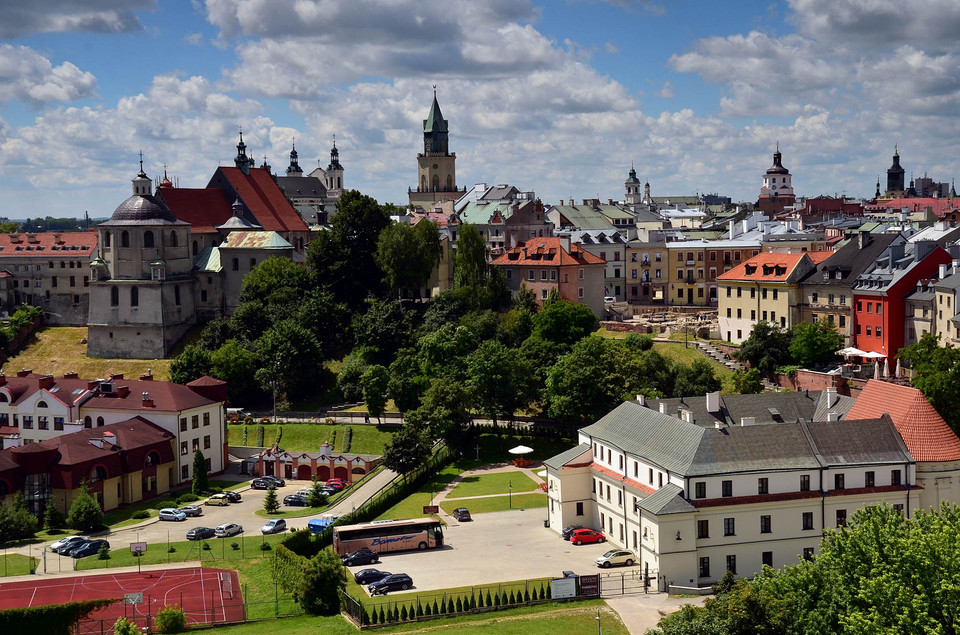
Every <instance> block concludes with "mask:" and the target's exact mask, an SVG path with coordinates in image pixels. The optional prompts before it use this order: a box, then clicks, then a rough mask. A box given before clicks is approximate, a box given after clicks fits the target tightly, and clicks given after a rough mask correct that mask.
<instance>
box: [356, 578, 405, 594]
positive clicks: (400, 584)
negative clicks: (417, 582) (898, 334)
mask: <svg viewBox="0 0 960 635" xmlns="http://www.w3.org/2000/svg"><path fill="white" fill-rule="evenodd" d="M412 586H413V578H411V577H410V576H408V575H407V574H406V573H393V574H391V575H388V576H387V577H385V578H383V579H382V580H377V581H376V582H373V583H371V584H369V585H367V590H368V591H370V595H386V593H387V592H388V591H397V590H399V591H406V590H407V589H409V588H410V587H412Z"/></svg>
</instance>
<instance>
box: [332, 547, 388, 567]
mask: <svg viewBox="0 0 960 635" xmlns="http://www.w3.org/2000/svg"><path fill="white" fill-rule="evenodd" d="M340 562H341V563H343V565H344V566H347V567H355V566H357V565H358V564H377V563H378V562H380V554H379V553H377V552H376V551H374V550H373V549H370V548H369V547H364V548H363V549H357V550H356V551H354V552H351V553H348V554H347V555H345V556H341V557H340Z"/></svg>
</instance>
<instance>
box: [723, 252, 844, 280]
mask: <svg viewBox="0 0 960 635" xmlns="http://www.w3.org/2000/svg"><path fill="white" fill-rule="evenodd" d="M832 255H833V252H832V251H804V252H801V253H798V254H783V253H778V252H773V251H763V252H760V253H759V254H757V255H756V256H754V257H753V258H751V259H749V260H745V261H744V262H741V263H740V264H739V265H737V266H736V267H734V268H733V269H731V270H730V271H727V272H726V273H723V274H721V275H719V276H717V280H760V281H763V282H786V280H787V278H789V277H790V274H791V273H793V270H794V269H796V267H797V265H798V264H799V263H800V261H801V260H802V259H803V257H804V256H806V257H807V258H809V259H810V260H811V261H812V262H813V264H815V265H818V264H820V263H821V262H823V261H824V260H826V259H827V258H829V257H830V256H832ZM748 266H750V267H756V270H755V271H754V272H753V273H751V274H748V273H747V267H748ZM764 267H766V268H767V269H766V270H764ZM770 267H773V269H772V270H771V269H770ZM777 267H779V268H780V273H777V269H776V268H777ZM767 272H769V273H767Z"/></svg>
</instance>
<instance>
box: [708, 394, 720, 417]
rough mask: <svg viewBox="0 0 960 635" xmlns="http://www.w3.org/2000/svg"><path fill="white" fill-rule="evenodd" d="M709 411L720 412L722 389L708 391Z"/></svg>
mask: <svg viewBox="0 0 960 635" xmlns="http://www.w3.org/2000/svg"><path fill="white" fill-rule="evenodd" d="M707 412H720V391H719V390H718V391H716V392H708V393H707Z"/></svg>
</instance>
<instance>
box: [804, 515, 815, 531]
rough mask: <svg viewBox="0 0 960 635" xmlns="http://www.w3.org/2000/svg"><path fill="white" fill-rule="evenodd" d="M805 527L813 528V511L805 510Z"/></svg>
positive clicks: (805, 528)
mask: <svg viewBox="0 0 960 635" xmlns="http://www.w3.org/2000/svg"><path fill="white" fill-rule="evenodd" d="M803 529H804V530H809V529H813V512H803Z"/></svg>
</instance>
